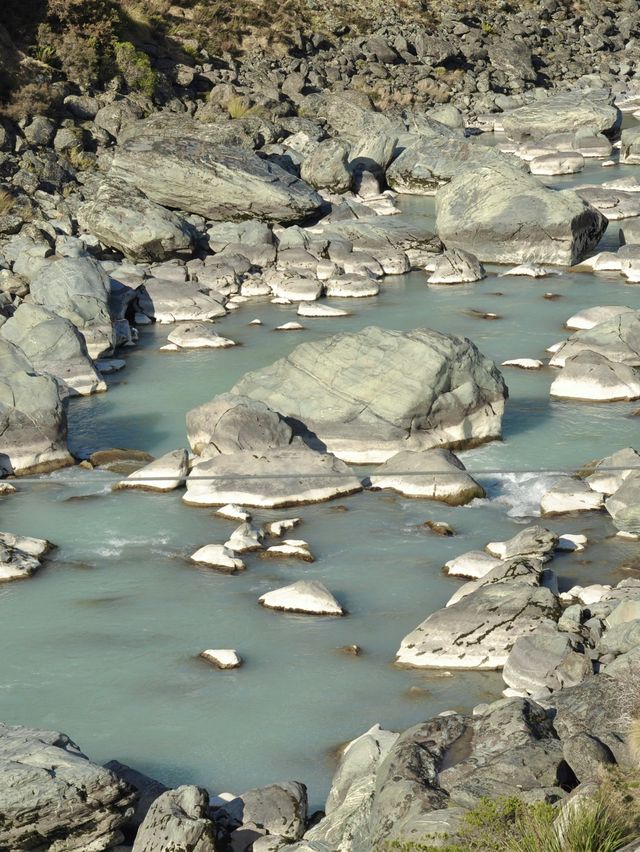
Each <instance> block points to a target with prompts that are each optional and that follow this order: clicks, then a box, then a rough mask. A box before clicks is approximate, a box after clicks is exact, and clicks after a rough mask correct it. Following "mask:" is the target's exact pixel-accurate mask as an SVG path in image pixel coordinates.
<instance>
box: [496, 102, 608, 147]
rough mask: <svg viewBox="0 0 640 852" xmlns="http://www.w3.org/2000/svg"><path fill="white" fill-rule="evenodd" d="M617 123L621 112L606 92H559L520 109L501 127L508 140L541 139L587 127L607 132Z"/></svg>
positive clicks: (514, 111)
mask: <svg viewBox="0 0 640 852" xmlns="http://www.w3.org/2000/svg"><path fill="white" fill-rule="evenodd" d="M619 121H620V111H619V110H618V109H617V108H616V107H615V106H613V99H612V97H611V93H610V92H609V91H607V90H593V91H589V92H560V93H559V94H556V95H551V96H550V97H548V98H544V99H542V100H536V101H534V102H533V103H530V104H527V105H526V106H522V107H519V108H518V109H515V110H513V111H512V112H510V113H508V114H507V115H505V116H504V118H503V120H502V126H503V128H504V132H505V133H506V135H507V136H508V137H509V139H514V140H516V141H521V140H523V139H534V140H540V139H543V138H544V137H545V136H548V135H549V134H550V133H556V132H557V131H559V130H562V131H575V130H577V129H578V128H580V127H589V128H591V129H592V130H595V131H598V132H600V131H604V132H610V131H612V130H614V129H615V128H616V127H617V125H618V123H619Z"/></svg>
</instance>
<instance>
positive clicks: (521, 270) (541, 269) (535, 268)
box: [498, 263, 562, 278]
mask: <svg viewBox="0 0 640 852" xmlns="http://www.w3.org/2000/svg"><path fill="white" fill-rule="evenodd" d="M509 275H516V276H523V277H527V278H545V277H546V276H547V275H562V272H560V270H559V269H547V267H546V266H541V265H540V264H539V263H521V264H520V265H519V266H514V267H513V268H512V269H507V271H506V272H501V273H500V275H499V276H498V278H505V277H506V276H509Z"/></svg>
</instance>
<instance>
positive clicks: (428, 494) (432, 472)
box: [370, 449, 485, 506]
mask: <svg viewBox="0 0 640 852" xmlns="http://www.w3.org/2000/svg"><path fill="white" fill-rule="evenodd" d="M370 479H371V487H372V488H376V489H377V488H391V489H392V490H393V491H398V492H399V493H400V494H404V496H405V497H423V498H426V499H429V500H439V501H441V502H443V503H448V504H449V505H450V506H463V505H465V503H468V502H469V501H470V500H473V499H474V498H476V497H484V496H485V494H484V488H483V487H482V486H481V485H478V483H477V482H476V481H475V480H474V479H473V478H472V477H471V476H469V474H468V473H466V472H465V467H464V465H463V464H462V462H461V461H460V459H458V458H457V457H456V456H455V455H454V454H453V453H452V452H450V451H449V450H442V449H433V450H423V451H421V452H411V451H409V450H403V451H401V452H399V453H396V455H394V456H391V458H390V459H389V460H388V461H386V462H385V463H384V464H383V465H382V466H381V467H379V468H376V470H375V472H374V473H372V474H371V477H370Z"/></svg>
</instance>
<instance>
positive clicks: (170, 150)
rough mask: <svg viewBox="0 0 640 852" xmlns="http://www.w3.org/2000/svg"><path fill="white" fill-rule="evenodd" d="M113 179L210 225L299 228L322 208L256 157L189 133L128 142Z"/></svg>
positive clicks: (297, 183)
mask: <svg viewBox="0 0 640 852" xmlns="http://www.w3.org/2000/svg"><path fill="white" fill-rule="evenodd" d="M110 176H111V177H114V178H116V179H118V180H124V181H126V182H127V183H130V184H132V185H133V186H135V187H137V188H138V189H140V190H142V191H143V192H144V194H145V195H146V196H148V197H149V198H151V199H152V200H153V201H156V202H157V203H158V204H162V205H163V206H165V207H173V208H178V209H180V210H187V211H189V212H190V213H198V214H200V215H201V216H205V217H206V218H207V219H220V220H223V221H224V220H237V219H261V220H266V221H271V222H295V221H299V220H302V219H305V218H306V217H307V216H309V215H310V214H312V213H314V212H316V211H317V210H318V209H319V208H320V206H321V205H322V199H321V198H320V196H319V195H318V194H317V193H316V192H315V191H314V190H313V189H312V188H311V187H310V186H309V185H308V184H306V183H304V181H301V180H300V179H299V178H297V177H295V176H294V175H292V174H290V173H289V172H286V171H284V169H281V168H280V167H279V166H277V165H274V164H273V163H270V162H268V161H267V160H262V159H260V157H258V155H257V154H254V153H253V152H252V151H248V150H245V149H242V148H239V147H232V146H231V145H226V144H218V143H216V142H211V141H209V140H208V139H207V138H206V137H205V136H203V135H202V134H199V135H193V134H191V133H188V132H186V131H185V133H184V135H182V136H167V135H163V133H162V132H161V131H160V132H158V133H157V134H154V133H150V132H148V133H146V134H142V135H141V136H138V137H132V138H130V139H128V140H127V141H126V142H124V144H122V145H119V146H118V148H117V150H116V154H115V157H114V159H113V164H112V168H111V173H110Z"/></svg>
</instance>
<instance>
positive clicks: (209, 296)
mask: <svg viewBox="0 0 640 852" xmlns="http://www.w3.org/2000/svg"><path fill="white" fill-rule="evenodd" d="M136 299H137V302H138V305H139V308H140V310H141V312H142V313H144V314H145V315H146V316H147V317H149V318H150V319H153V320H155V321H156V322H160V323H170V322H194V321H199V320H200V321H210V320H213V319H216V318H217V317H223V316H225V315H226V313H227V311H226V309H225V307H224V303H225V302H226V299H225V297H224V296H222V295H221V294H220V293H219V292H217V291H216V290H211V289H210V288H209V287H208V286H207V285H206V284H200V283H199V282H196V281H182V282H176V281H171V280H167V279H165V278H147V279H146V281H145V282H144V285H143V286H141V287H139V288H138V292H137V295H136Z"/></svg>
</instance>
